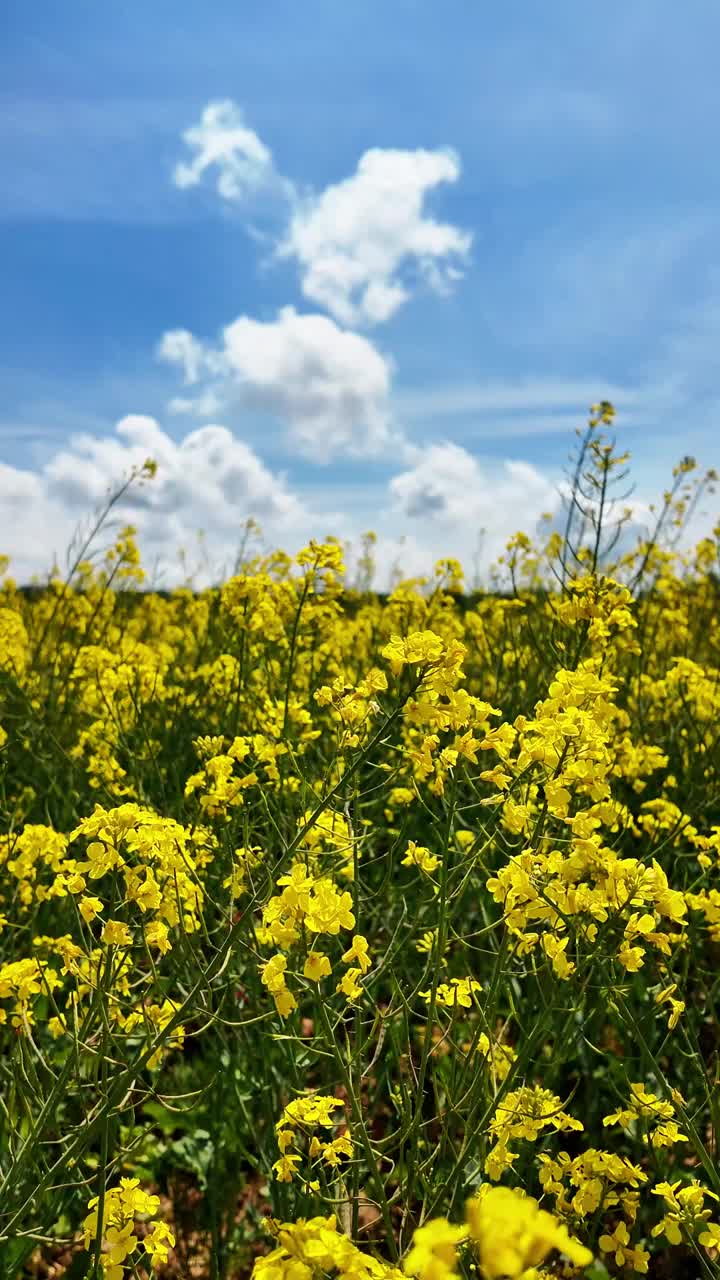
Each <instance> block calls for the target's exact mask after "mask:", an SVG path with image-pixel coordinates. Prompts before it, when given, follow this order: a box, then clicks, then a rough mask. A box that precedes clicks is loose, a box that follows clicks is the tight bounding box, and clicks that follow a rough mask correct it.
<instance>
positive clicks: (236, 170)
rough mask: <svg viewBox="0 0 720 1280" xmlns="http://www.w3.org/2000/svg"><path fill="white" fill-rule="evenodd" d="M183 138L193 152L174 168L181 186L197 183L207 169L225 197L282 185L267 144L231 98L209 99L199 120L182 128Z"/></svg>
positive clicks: (178, 185) (238, 195) (178, 184)
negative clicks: (212, 173)
mask: <svg viewBox="0 0 720 1280" xmlns="http://www.w3.org/2000/svg"><path fill="white" fill-rule="evenodd" d="M183 141H184V142H186V143H187V145H188V147H189V148H190V150H191V151H192V152H194V155H193V158H192V160H191V161H190V162H189V163H180V164H178V165H176V166H175V169H174V171H173V181H174V183H175V185H176V186H177V187H180V188H181V189H184V188H186V187H196V186H198V185H199V183H200V182H201V181H202V179H203V178H204V177H205V175H206V173H207V171H208V170H210V169H212V170H214V171H215V174H216V178H217V192H218V195H220V196H222V197H223V199H225V200H243V199H244V198H246V197H247V196H248V195H251V194H253V193H255V192H257V191H260V190H262V189H263V188H265V187H268V186H272V185H283V183H282V180H281V179H280V178H279V176H278V175H277V174H276V172H275V168H274V165H273V158H272V152H271V151H270V149H269V147H267V146H266V145H265V143H264V142H262V141H261V140H260V138H259V137H258V135H257V134H256V133H255V132H254V130H253V129H249V128H248V126H247V125H246V124H245V123H244V120H243V116H242V112H241V111H240V108H239V107H238V106H237V105H236V103H234V102H232V101H231V100H230V99H225V100H223V101H220V102H209V103H208V104H207V106H206V107H205V109H204V111H203V113H202V116H201V117H200V123H199V124H196V125H193V126H192V128H190V129H186V130H185V132H184V133H183Z"/></svg>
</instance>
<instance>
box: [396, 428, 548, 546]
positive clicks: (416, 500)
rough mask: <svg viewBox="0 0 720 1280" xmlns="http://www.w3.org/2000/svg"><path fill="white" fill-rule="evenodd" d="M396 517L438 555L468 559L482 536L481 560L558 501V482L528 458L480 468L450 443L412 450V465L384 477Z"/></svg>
mask: <svg viewBox="0 0 720 1280" xmlns="http://www.w3.org/2000/svg"><path fill="white" fill-rule="evenodd" d="M389 487H390V497H391V502H392V505H393V508H394V511H395V513H396V515H397V516H398V517H400V518H402V519H404V520H405V521H411V522H412V524H411V528H412V529H413V530H416V529H417V530H420V531H422V538H423V541H424V542H426V543H429V544H430V545H434V546H436V547H442V548H443V549H442V551H440V552H439V554H443V555H457V556H459V557H460V559H462V560H465V561H467V560H468V559H469V558H470V557H472V556H473V555H474V554H475V553H476V551H477V546H478V540H479V538H480V536H481V535H482V546H483V560H484V562H485V564H486V565H487V564H489V563H490V562H491V561H493V560H495V558H496V557H497V556H498V555H499V554H500V552H501V551H502V550H503V547H504V544H505V542H506V540H507V538H508V537H510V536H511V534H513V533H515V532H517V531H518V530H520V529H522V530H524V531H526V532H528V533H530V534H532V533H533V531H534V529H535V527H536V526H537V522H538V520H539V519H540V517H541V516H542V515H543V514H544V513H545V512H548V513H552V512H554V511H555V510H556V509H557V507H558V505H559V503H560V493H559V490H558V486H557V485H556V484H555V483H553V482H552V481H551V480H550V479H548V478H547V477H546V476H544V475H543V474H542V472H540V471H538V469H537V468H536V467H534V466H532V464H531V463H529V462H523V461H506V462H503V463H502V464H501V465H500V466H497V465H492V466H485V467H483V466H481V464H480V462H479V461H478V459H477V458H476V457H474V456H473V454H471V453H469V452H468V451H467V449H463V448H462V447H461V446H460V445H457V444H452V443H450V442H443V443H440V444H432V445H429V446H428V447H427V448H425V449H423V450H416V457H415V461H414V463H413V465H412V466H411V467H409V468H408V469H407V470H405V471H402V472H400V473H399V474H398V475H396V476H394V477H393V479H392V480H391V481H390V486H389Z"/></svg>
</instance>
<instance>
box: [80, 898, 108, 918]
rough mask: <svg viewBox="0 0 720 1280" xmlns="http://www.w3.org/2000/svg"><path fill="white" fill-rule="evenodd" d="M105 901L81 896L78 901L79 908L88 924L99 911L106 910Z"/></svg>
mask: <svg viewBox="0 0 720 1280" xmlns="http://www.w3.org/2000/svg"><path fill="white" fill-rule="evenodd" d="M104 909H105V908H104V906H103V903H102V902H101V901H100V899H99V898H88V897H84V898H81V899H80V901H79V903H78V910H79V912H80V915H81V916H82V918H83V920H84V921H85V923H86V924H89V922H90V921H91V920H94V919H95V917H96V915H97V914H98V912H99V911H104Z"/></svg>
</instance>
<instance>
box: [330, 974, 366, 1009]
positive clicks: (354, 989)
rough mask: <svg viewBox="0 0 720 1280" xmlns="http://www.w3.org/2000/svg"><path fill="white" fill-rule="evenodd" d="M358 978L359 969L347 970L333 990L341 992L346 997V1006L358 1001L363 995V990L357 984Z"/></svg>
mask: <svg viewBox="0 0 720 1280" xmlns="http://www.w3.org/2000/svg"><path fill="white" fill-rule="evenodd" d="M359 977H360V969H359V968H351V969H348V970H347V973H345V974H344V975H343V977H342V978H341V979H340V981H339V982H338V984H337V986H336V988H335V990H336V991H337V992H342V994H343V995H344V996H345V997H346V999H347V1001H348V1004H353V1003H354V1001H355V1000H359V999H360V996H361V995H362V993H363V989H362V987H361V985H360V983H359V982H358V978H359Z"/></svg>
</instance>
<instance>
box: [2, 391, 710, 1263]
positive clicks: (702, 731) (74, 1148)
mask: <svg viewBox="0 0 720 1280" xmlns="http://www.w3.org/2000/svg"><path fill="white" fill-rule="evenodd" d="M613 413H614V411H613V409H612V406H611V405H609V404H608V403H607V402H602V404H601V405H599V406H593V410H592V414H593V416H591V418H590V420H589V424H588V427H587V429H586V431H585V432H584V433H581V434H580V436H579V442H578V446H577V452H576V458H575V469H574V474H573V476H572V487H571V490H570V491H569V492H568V493H567V494H566V500H565V514H564V516H563V520H562V522H561V523H560V524H559V525H558V524H557V523H556V525H555V526H554V527H551V526H550V525H548V530H547V534H546V536H545V535H543V536H541V537H540V538H536V539H535V541H534V542H531V540H530V539H529V538H528V537H526V536H524V535H522V534H518V536H517V537H515V538H513V539H512V540H511V542H510V543H509V545H508V549H507V553H506V555H505V556H504V557H503V561H502V564H501V565H499V566H498V570H497V571H498V575H501V574H502V575H504V578H503V579H502V581H503V582H504V583H505V585H506V588H507V589H503V590H501V589H500V587H499V586H497V585H496V589H494V590H492V591H488V592H485V593H482V592H476V593H474V594H472V595H464V594H463V592H462V570H461V567H460V566H459V565H458V564H457V563H456V562H454V561H451V560H448V561H442V562H440V563H439V564H438V565H437V566H436V568H435V573H434V577H433V578H431V579H428V580H415V581H405V582H400V583H399V584H398V585H397V586H396V587H395V589H394V590H393V591H392V592H391V594H389V595H387V596H378V595H374V594H372V593H371V592H370V591H369V590H366V589H364V588H363V586H362V584H360V587H355V588H354V589H350V588H349V587H348V585H347V583H346V581H345V579H344V570H343V552H342V547H341V545H340V544H339V543H338V542H336V541H333V540H332V539H330V540H328V541H326V542H325V543H322V544H319V543H311V544H310V545H309V546H308V547H306V548H305V549H304V550H302V551H301V552H300V553H299V554H297V555H295V556H294V558H291V557H289V556H287V555H285V554H281V553H276V554H272V555H269V556H265V557H256V558H255V559H250V560H247V561H246V562H245V563H244V564H242V565H240V566H239V569H238V572H237V573H236V574H235V576H233V577H231V578H230V579H229V580H228V581H226V582H224V584H222V585H221V586H219V587H217V588H213V589H207V590H203V591H192V590H190V589H185V588H183V589H177V590H174V591H172V592H169V593H166V594H164V595H161V594H159V593H157V592H146V591H143V590H142V589H141V584H142V569H141V567H140V564H139V556H138V553H137V549H136V545H135V542H134V538H133V531H132V530H130V529H125V530H124V531H123V532H122V533H121V534H119V535H118V536H116V538H115V540H114V542H113V544H112V546H111V548H110V550H109V551H107V554H106V555H105V556H104V559H101V560H100V562H99V563H98V562H97V561H96V560H93V557H92V554H91V553H90V552H89V551H87V549H86V548H81V549H80V553H79V555H78V557H77V558H76V559H75V561H74V563H73V564H72V565H71V566H70V571H69V573H68V575H67V576H66V577H65V578H63V577H61V576H60V575H57V576H55V577H53V578H52V580H51V581H50V582H49V584H48V585H47V586H46V587H45V588H44V589H42V590H40V589H38V590H34V591H33V590H30V591H28V590H23V591H21V590H20V589H19V588H18V587H17V586H16V585H15V584H14V583H13V582H12V581H11V580H10V579H9V578H8V577H7V575H6V576H5V577H4V579H3V582H4V585H3V586H2V587H1V588H0V912H1V914H0V926H1V928H0V1041H1V1046H2V1047H1V1050H0V1070H1V1072H2V1083H1V1086H0V1277H2V1278H4V1280H11V1278H12V1277H15V1276H21V1275H27V1276H30V1275H34V1276H61V1275H63V1276H67V1277H68V1278H75V1280H77V1278H82V1277H92V1280H101V1278H102V1280H125V1278H128V1280H129V1277H131V1276H134V1277H145V1276H149V1275H151V1274H154V1275H156V1276H168V1277H213V1278H214V1280H224V1278H227V1280H230V1278H231V1277H246V1276H251V1275H252V1276H253V1277H254V1280H320V1278H321V1277H331V1278H333V1280H334V1278H335V1277H337V1278H338V1280H395V1278H397V1280H401V1277H407V1276H409V1277H418V1280H452V1278H453V1277H456V1276H458V1277H460V1276H462V1277H466V1278H468V1280H469V1278H471V1277H472V1278H475V1277H477V1278H478V1280H500V1278H502V1277H521V1276H522V1277H525V1280H529V1278H530V1277H540V1276H557V1277H560V1276H562V1277H568V1278H569V1277H579V1276H586V1277H588V1280H590V1278H592V1280H600V1278H601V1277H607V1276H622V1275H625V1276H629V1275H634V1274H643V1273H647V1274H649V1275H651V1276H655V1277H676V1278H678V1277H688V1278H693V1277H717V1276H720V1262H719V1259H720V1023H719V1021H718V1001H719V999H720V964H719V961H720V747H719V741H720V575H719V573H718V543H719V540H720V525H719V526H717V528H716V530H715V533H714V535H713V536H712V537H707V538H704V539H703V540H702V541H700V542H699V543H698V544H697V545H696V546H695V547H694V548H692V549H691V550H687V544H686V542H684V541H683V536H682V535H683V530H684V529H685V527H686V525H687V521H688V520H689V519H690V518H691V517H692V515H693V512H694V511H695V510H697V506H698V503H699V502H701V501H704V499H705V497H707V496H708V495H709V494H711V493H712V488H713V482H714V476H713V473H708V474H707V475H705V476H698V473H697V471H696V470H695V469H694V464H693V462H692V460H690V459H685V460H683V462H681V463H680V464H679V465H678V467H677V468H676V470H675V472H674V475H673V480H672V484H671V487H670V489H669V490H668V492H667V493H666V494H665V495H664V497H663V498H662V500H661V501H659V503H658V504H657V508H656V509H655V510H654V515H653V518H654V520H655V526H654V529H652V530H650V531H649V533H648V534H647V535H645V534H643V537H642V538H640V539H635V540H633V538H632V537H631V536H630V528H631V526H630V524H629V522H628V512H627V511H626V510H625V509H624V508H623V506H622V498H620V499H618V498H617V496H615V495H617V493H618V489H619V488H621V487H622V484H623V483H624V481H623V477H624V474H625V464H626V458H625V457H621V456H618V454H617V452H616V450H615V447H614V444H613V442H612V440H610V439H609V438H608V436H607V434H606V428H607V427H609V426H611V424H612V418H613ZM153 471H154V463H153V462H152V461H151V460H148V462H147V463H146V464H145V467H144V468H142V470H141V472H140V473H138V474H135V475H134V476H132V477H130V478H129V479H128V481H127V484H130V483H149V484H151V483H152V473H153ZM117 497H118V495H117V494H116V495H114V497H113V498H112V499H111V500H110V501H109V503H108V508H107V511H106V513H105V514H106V515H107V514H108V512H110V511H111V509H112V507H113V504H114V503H115V501H116V499H117ZM94 533H95V534H97V535H98V536H100V537H101V535H102V529H100V530H98V528H97V527H96V529H95V530H94ZM371 547H372V542H371V540H368V543H367V548H366V550H367V557H368V558H369V557H370V554H371ZM86 551H87V554H86ZM500 581H501V579H500V577H499V576H498V578H497V583H500Z"/></svg>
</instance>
